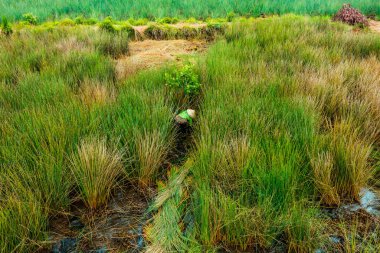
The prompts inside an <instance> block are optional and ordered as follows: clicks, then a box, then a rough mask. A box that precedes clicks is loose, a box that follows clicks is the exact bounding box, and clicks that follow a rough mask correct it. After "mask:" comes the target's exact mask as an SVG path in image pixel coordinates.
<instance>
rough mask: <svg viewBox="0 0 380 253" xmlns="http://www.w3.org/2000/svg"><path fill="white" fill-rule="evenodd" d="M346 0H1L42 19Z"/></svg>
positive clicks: (332, 9) (275, 9) (316, 5)
mask: <svg viewBox="0 0 380 253" xmlns="http://www.w3.org/2000/svg"><path fill="white" fill-rule="evenodd" d="M344 3H346V2H345V1H343V0H331V1H316V0H313V1H307V0H281V1H276V2H274V1H268V0H246V1H239V2H236V1H233V0H226V1H222V2H221V1H218V0H209V1H207V2H206V1H199V0H188V1H181V0H176V1H172V2H170V1H167V0H157V1H154V2H152V1H147V0H132V1H123V0H112V1H108V2H103V1H100V0H95V1H92V2H91V3H87V2H86V3H78V2H77V1H72V0H71V1H63V0H58V1H51V0H39V1H37V2H35V1H31V0H28V1H24V2H14V1H11V0H3V1H2V2H1V3H0V9H1V10H3V12H2V15H5V16H7V17H12V18H16V19H21V18H22V15H23V14H24V13H28V12H31V13H33V14H34V15H37V16H38V18H39V19H40V20H46V19H56V18H59V17H66V16H70V17H71V18H75V17H77V16H78V15H85V16H87V17H88V16H90V17H97V18H105V17H106V16H108V15H111V16H113V17H115V18H117V19H127V18H148V19H150V20H154V19H155V18H164V17H179V18H190V17H195V18H198V19H200V18H202V19H206V18H208V17H210V16H211V17H219V18H221V17H226V16H227V15H228V14H229V13H231V12H234V13H236V14H238V15H255V16H259V15H260V14H262V13H265V14H285V13H298V14H312V15H318V14H319V15H331V14H335V13H336V12H337V11H338V10H339V9H340V8H341V7H342V4H344ZM350 3H351V4H352V6H353V7H355V8H358V9H360V10H361V11H362V12H363V13H365V14H367V15H369V14H377V15H379V13H380V10H379V5H378V2H377V1H376V0H364V1H363V0H352V1H350Z"/></svg>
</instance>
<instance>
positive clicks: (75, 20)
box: [74, 15, 85, 25]
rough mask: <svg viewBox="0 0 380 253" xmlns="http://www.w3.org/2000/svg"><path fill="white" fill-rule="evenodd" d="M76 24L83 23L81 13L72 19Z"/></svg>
mask: <svg viewBox="0 0 380 253" xmlns="http://www.w3.org/2000/svg"><path fill="white" fill-rule="evenodd" d="M74 22H75V24H76V25H83V24H84V22H85V18H84V17H83V16H82V15H81V16H78V17H76V18H75V19H74Z"/></svg>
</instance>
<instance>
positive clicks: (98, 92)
mask: <svg viewBox="0 0 380 253" xmlns="http://www.w3.org/2000/svg"><path fill="white" fill-rule="evenodd" d="M79 97H80V100H81V101H82V103H83V104H84V105H86V106H89V107H90V106H92V105H95V104H97V105H105V104H106V103H108V102H112V101H114V100H115V97H116V95H115V91H114V89H113V88H112V87H109V86H108V87H107V86H105V85H104V84H100V83H92V82H91V81H88V80H87V81H84V82H83V84H82V85H81V87H80V90H79Z"/></svg>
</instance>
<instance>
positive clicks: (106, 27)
mask: <svg viewBox="0 0 380 253" xmlns="http://www.w3.org/2000/svg"><path fill="white" fill-rule="evenodd" d="M100 29H102V30H103V31H106V32H109V33H115V32H116V31H117V30H116V28H115V27H114V26H113V21H112V18H111V17H107V18H105V19H104V20H103V21H102V23H100Z"/></svg>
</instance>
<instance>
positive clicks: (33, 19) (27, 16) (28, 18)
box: [22, 13, 38, 25]
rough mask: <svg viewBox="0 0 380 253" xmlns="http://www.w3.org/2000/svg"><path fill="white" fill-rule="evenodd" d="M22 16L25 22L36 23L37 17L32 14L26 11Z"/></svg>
mask: <svg viewBox="0 0 380 253" xmlns="http://www.w3.org/2000/svg"><path fill="white" fill-rule="evenodd" d="M22 18H23V20H24V21H25V22H27V23H28V24H30V25H37V23H38V19H37V17H36V16H34V15H33V14H32V13H26V14H24V15H22Z"/></svg>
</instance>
